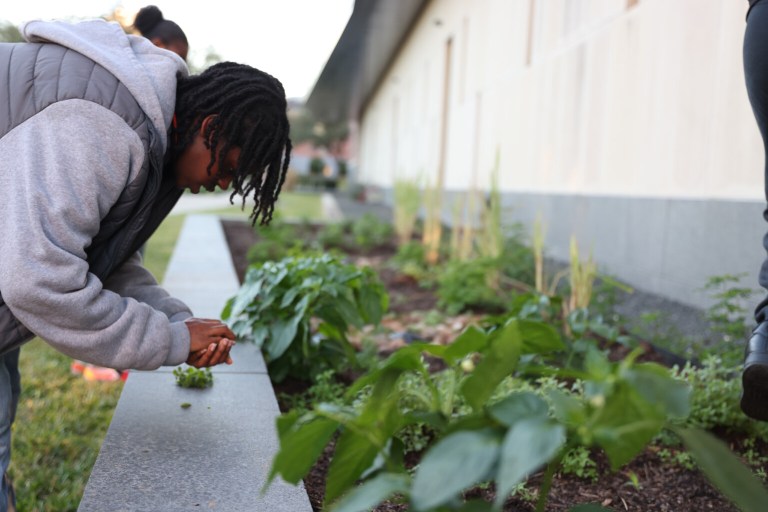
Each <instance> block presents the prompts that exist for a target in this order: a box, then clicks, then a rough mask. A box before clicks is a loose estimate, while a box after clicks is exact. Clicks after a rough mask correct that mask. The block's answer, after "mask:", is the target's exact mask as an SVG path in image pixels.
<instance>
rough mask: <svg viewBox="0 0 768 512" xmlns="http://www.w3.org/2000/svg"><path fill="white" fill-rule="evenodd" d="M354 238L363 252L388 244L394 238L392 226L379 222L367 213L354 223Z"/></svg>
mask: <svg viewBox="0 0 768 512" xmlns="http://www.w3.org/2000/svg"><path fill="white" fill-rule="evenodd" d="M352 236H353V238H354V241H355V243H356V244H357V245H358V246H360V247H361V248H362V249H363V250H370V249H373V248H374V247H378V246H381V245H385V244H388V243H389V242H391V241H392V237H393V236H394V229H393V228H392V225H391V224H389V223H387V222H383V221H381V220H379V218H378V217H376V216H375V215H373V214H371V213H365V214H363V215H362V216H361V217H359V218H357V219H355V221H354V222H353V223H352Z"/></svg>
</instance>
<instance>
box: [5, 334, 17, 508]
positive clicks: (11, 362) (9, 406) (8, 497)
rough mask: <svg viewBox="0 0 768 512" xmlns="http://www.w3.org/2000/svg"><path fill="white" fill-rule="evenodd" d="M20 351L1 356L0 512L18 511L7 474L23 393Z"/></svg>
mask: <svg viewBox="0 0 768 512" xmlns="http://www.w3.org/2000/svg"><path fill="white" fill-rule="evenodd" d="M19 351H20V349H18V348H17V349H16V350H13V351H11V352H9V353H7V354H5V355H4V356H0V466H1V469H2V472H3V479H2V482H1V483H0V512H13V511H15V510H16V496H15V494H14V491H13V485H12V484H11V480H10V478H8V473H7V472H8V465H9V464H10V462H11V425H12V424H13V420H14V419H15V418H16V406H17V404H18V403H19V393H20V392H21V378H20V375H19Z"/></svg>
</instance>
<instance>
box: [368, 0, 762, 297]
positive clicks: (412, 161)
mask: <svg viewBox="0 0 768 512" xmlns="http://www.w3.org/2000/svg"><path fill="white" fill-rule="evenodd" d="M746 11H747V2H746V1H745V0H637V1H634V0H432V1H431V2H430V3H429V4H428V5H427V7H426V9H425V12H424V13H423V14H422V15H421V17H420V18H419V20H418V21H417V24H416V26H415V28H414V30H413V31H412V32H411V34H410V36H409V37H408V39H407V40H406V42H405V43H404V45H403V46H402V48H401V50H400V52H399V53H398V55H397V58H396V59H395V61H394V62H393V64H392V65H391V66H390V68H389V69H388V71H387V72H386V74H385V76H384V78H383V80H382V81H381V83H380V84H379V87H378V89H377V90H376V91H375V93H374V95H373V97H372V99H371V100H370V101H369V103H368V104H367V106H366V109H365V111H364V114H363V118H362V122H361V126H360V155H359V156H360V159H359V177H360V180H361V181H362V182H365V183H368V184H372V185H377V186H380V187H382V188H384V189H388V188H390V187H391V186H392V184H393V181H394V180H395V179H397V178H398V177H414V176H421V177H422V178H423V179H425V180H428V181H430V182H431V183H435V182H436V181H438V179H439V176H440V173H441V172H442V181H443V183H444V186H445V189H446V190H448V191H461V190H466V189H472V188H475V187H479V188H480V189H487V187H488V184H489V176H490V173H491V170H492V168H493V167H494V161H495V158H496V155H497V152H498V155H499V163H500V165H499V167H500V168H499V172H500V185H501V188H502V190H503V191H504V192H506V193H508V194H511V195H512V196H515V195H520V194H522V195H524V196H525V195H528V196H529V197H543V198H549V199H550V202H549V203H548V202H547V201H543V202H536V201H528V202H526V206H525V208H524V211H522V212H521V215H523V216H524V217H526V218H524V219H513V220H524V221H530V218H531V217H532V216H533V215H534V214H535V213H536V212H535V211H534V210H537V209H539V208H541V210H542V212H541V213H543V215H544V217H545V222H547V223H550V224H556V223H558V222H559V220H558V216H562V215H566V216H567V215H569V213H568V212H562V211H559V212H556V211H554V210H552V206H551V198H552V197H566V198H569V199H571V200H572V199H574V198H579V197H582V198H588V199H589V201H591V203H590V204H595V205H596V204H597V203H599V198H601V197H602V198H608V199H611V200H617V199H618V200H620V201H621V200H627V201H631V200H635V199H638V200H643V201H646V206H645V207H649V208H657V207H658V204H657V203H654V202H653V201H654V200H657V199H658V200H663V201H664V203H663V204H666V205H670V204H676V202H679V201H694V202H695V201H699V202H703V203H709V202H712V201H715V202H722V201H724V202H728V203H729V204H730V203H733V202H736V203H744V204H748V205H749V208H750V209H749V213H748V214H746V215H742V214H739V215H742V217H739V221H738V222H742V224H743V223H744V222H746V223H748V224H749V225H747V226H743V225H742V226H737V228H738V229H741V228H743V229H746V230H747V231H748V233H746V234H745V235H744V241H745V247H747V249H746V250H747V252H748V254H747V255H746V256H745V257H743V258H741V259H740V260H739V261H738V262H736V263H733V264H729V265H727V266H726V267H727V268H723V266H722V265H720V266H718V264H717V261H719V262H721V263H722V262H723V259H722V258H719V259H716V260H715V261H713V263H712V265H710V266H705V268H701V269H698V270H696V271H695V272H694V271H691V274H690V275H683V276H681V275H679V271H676V272H674V273H672V272H671V271H670V275H666V276H665V275H663V273H662V274H659V275H649V272H651V273H652V272H653V271H654V269H652V268H645V269H643V273H641V272H639V271H636V270H635V271H633V269H631V268H630V269H624V268H623V267H622V265H623V263H622V261H623V260H626V254H624V252H623V251H614V252H615V254H608V255H605V256H604V257H601V254H600V253H599V252H598V250H595V257H596V259H597V260H598V261H599V262H601V263H602V264H603V265H604V267H605V268H606V270H607V271H609V272H614V273H616V274H618V275H619V276H620V277H625V278H627V279H629V280H630V281H635V283H636V284H638V282H639V284H640V285H642V286H644V287H646V288H647V289H649V291H653V292H658V293H664V294H666V295H668V296H670V297H673V298H676V299H680V300H682V301H685V302H688V303H695V304H698V305H701V304H702V303H703V302H702V300H700V299H697V298H694V299H691V298H690V294H691V293H692V290H693V289H694V288H695V287H698V288H700V287H701V286H702V285H703V283H704V280H705V279H706V277H707V276H709V275H716V274H724V273H726V272H742V271H744V272H748V273H750V278H749V279H750V280H751V281H750V282H749V283H748V284H750V285H751V284H755V280H756V277H755V276H756V274H757V270H758V268H757V267H758V266H759V263H760V261H762V258H763V257H764V252H763V251H762V248H761V246H760V240H759V234H761V233H762V231H763V230H764V226H763V223H762V219H761V217H760V209H759V207H758V205H759V204H760V202H761V201H763V165H764V163H763V150H762V142H761V140H760V136H759V132H758V129H757V126H756V123H755V121H754V118H753V116H752V112H751V110H750V107H749V103H748V100H747V95H746V90H745V86H744V78H743V69H742V58H741V46H742V40H743V34H744V28H745V14H746ZM446 90H447V91H448V92H447V101H445V103H444V99H445V98H446V96H445V95H446ZM443 126H445V127H446V128H445V131H444V132H443V131H442V128H443ZM441 156H442V157H443V158H441ZM441 162H443V163H442V164H441ZM649 200H650V201H651V202H650V203H647V201H649ZM637 204H639V203H637ZM659 204H661V203H659ZM539 205H540V206H539ZM512 206H515V204H514V201H513V204H512ZM703 207H706V205H704V206H702V208H703ZM599 208H602V209H603V210H599V211H601V212H602V213H600V214H598V217H599V216H601V215H610V211H609V210H604V208H605V205H602V206H600V207H599ZM590 215H592V216H594V215H596V212H595V211H592V212H591V213H590ZM665 215H669V212H667V213H665ZM690 215H691V216H692V217H693V218H692V221H693V222H697V221H696V216H697V214H696V213H695V208H694V210H692V213H690ZM547 217H549V218H547ZM753 217H754V218H753ZM659 222H663V219H662V220H660V221H659ZM561 228H562V226H561ZM568 228H569V229H567V230H566V229H565V228H562V229H561V232H560V235H558V236H559V238H553V237H554V236H555V235H554V234H552V235H550V236H549V239H548V241H547V242H548V246H549V247H550V248H551V250H552V253H553V254H554V255H555V256H556V257H557V256H563V257H565V256H566V255H567V244H568V240H567V239H568V238H569V236H568V235H567V233H566V231H567V232H569V233H573V234H577V235H579V236H580V237H581V238H580V241H583V242H584V243H585V244H591V246H592V247H599V246H600V245H601V243H600V240H599V238H600V237H601V236H602V237H603V238H604V237H605V232H604V231H602V230H603V229H604V228H605V226H602V227H601V226H600V225H599V224H597V225H593V226H581V225H570V224H569V226H568ZM612 228H613V229H633V226H632V225H626V226H624V227H622V226H621V225H612ZM676 229H679V226H677V228H676ZM692 229H697V228H696V227H692ZM659 230H661V231H659V232H657V233H655V234H654V232H652V233H647V235H648V236H665V237H668V236H670V233H668V232H662V231H663V230H664V228H663V227H660V228H659ZM555 231H557V230H555ZM601 233H602V234H601ZM672 236H674V234H672ZM701 236H702V237H709V238H713V237H714V238H716V235H715V234H713V233H712V232H709V233H708V234H705V233H702V234H701ZM756 236H758V238H757V239H755V237H756ZM638 243H639V242H638ZM648 243H649V244H654V243H661V241H660V240H658V241H654V240H653V239H651V240H648ZM692 243H696V240H693V241H692ZM626 244H627V247H626V249H625V251H632V250H633V247H632V242H629V241H628V242H626ZM659 250H660V251H664V250H665V249H664V248H661V249H659ZM700 250H702V251H708V250H710V249H709V248H708V247H705V246H702V247H701V248H700ZM670 257H671V256H669V257H661V260H663V261H667V260H669V258H670ZM662 263H663V262H662ZM676 265H677V264H676Z"/></svg>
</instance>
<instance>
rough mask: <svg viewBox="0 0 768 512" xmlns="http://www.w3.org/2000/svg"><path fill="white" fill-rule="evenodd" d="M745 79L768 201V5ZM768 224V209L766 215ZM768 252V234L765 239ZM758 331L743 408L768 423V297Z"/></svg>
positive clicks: (753, 18)
mask: <svg viewBox="0 0 768 512" xmlns="http://www.w3.org/2000/svg"><path fill="white" fill-rule="evenodd" d="M744 78H745V81H746V85H747V93H748V94H749V102H750V104H751V105H752V111H753V112H754V114H755V119H756V120H757V125H758V127H759V128H760V133H761V135H762V136H763V145H764V147H765V154H766V171H765V178H764V179H765V187H766V190H765V195H766V201H768V2H762V3H760V4H757V5H755V7H754V8H753V9H752V10H751V11H750V14H749V19H748V20H747V29H746V32H745V33H744ZM763 217H764V218H765V219H766V220H767V221H768V208H766V210H765V211H764V212H763ZM763 246H764V247H765V248H766V251H768V234H766V235H765V237H764V238H763ZM759 281H760V285H761V286H762V287H763V288H765V289H768V259H767V260H765V261H764V262H763V265H762V268H761V269H760V277H759ZM755 320H756V321H757V324H758V325H757V327H756V328H755V330H754V332H753V334H752V337H751V338H750V340H749V344H748V345H747V350H746V358H745V361H744V372H743V374H742V384H743V387H744V391H743V394H742V397H741V408H742V410H743V411H744V413H745V414H747V415H748V416H751V417H753V418H755V419H759V420H764V421H768V297H767V298H766V299H763V301H762V302H761V303H760V304H759V305H758V306H757V308H756V309H755Z"/></svg>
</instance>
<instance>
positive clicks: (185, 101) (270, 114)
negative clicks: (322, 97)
mask: <svg viewBox="0 0 768 512" xmlns="http://www.w3.org/2000/svg"><path fill="white" fill-rule="evenodd" d="M286 110H287V104H286V100H285V91H284V90H283V86H282V84H281V83H280V81H279V80H277V79H276V78H274V77H273V76H271V75H268V74H267V73H264V72H263V71H259V70H258V69H255V68H252V67H250V66H247V65H245V64H236V63H234V62H222V63H219V64H216V65H213V66H211V67H210V68H208V69H207V70H205V71H204V72H203V73H202V74H200V75H194V76H190V77H186V78H179V81H178V85H177V89H176V123H177V124H176V127H175V128H171V130H172V132H174V133H173V134H172V137H170V140H174V139H176V140H175V143H174V144H173V146H172V148H171V158H172V160H176V159H178V157H179V155H181V153H182V152H183V151H184V150H185V149H186V148H187V147H189V145H190V144H191V143H192V141H193V139H194V137H195V134H196V133H198V131H199V130H200V126H201V125H202V122H203V119H204V118H205V117H207V116H209V115H212V114H213V115H214V116H215V117H213V119H212V120H211V121H210V122H209V123H208V125H207V126H206V130H205V133H204V134H203V135H204V139H205V142H206V146H207V147H209V148H216V149H217V151H211V160H210V162H209V163H208V172H209V173H210V172H211V169H212V167H213V165H214V164H215V163H216V160H218V161H219V162H222V161H224V158H225V156H226V155H227V153H228V152H229V150H230V149H231V148H233V147H237V148H240V158H239V159H238V161H237V167H236V168H235V169H234V170H233V178H232V188H233V191H232V194H231V195H230V197H229V201H230V203H232V204H234V197H235V195H237V194H239V195H241V196H242V198H243V199H242V207H243V208H245V201H246V198H247V196H248V195H250V194H251V193H253V199H254V202H255V204H254V207H253V211H252V212H251V215H250V218H251V220H252V224H253V225H255V224H256V222H257V221H258V219H259V217H261V224H264V225H266V224H269V221H271V220H272V213H273V212H274V209H275V201H277V198H278V196H279V194H280V188H281V187H282V186H283V182H284V181H285V176H286V172H287V170H288V163H289V162H290V157H291V148H292V145H291V139H290V138H289V137H288V135H289V125H288V116H287V114H286ZM219 142H221V144H219ZM222 167H223V166H219V171H218V174H217V177H222V176H223V175H224V174H225V169H223V168H222Z"/></svg>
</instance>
